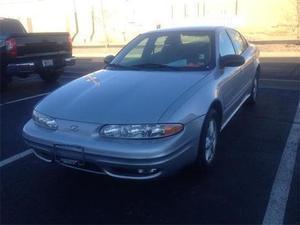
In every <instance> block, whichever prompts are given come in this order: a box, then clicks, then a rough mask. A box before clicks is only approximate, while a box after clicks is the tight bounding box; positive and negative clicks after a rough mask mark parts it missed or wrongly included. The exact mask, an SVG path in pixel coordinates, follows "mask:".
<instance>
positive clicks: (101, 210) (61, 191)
mask: <svg viewBox="0 0 300 225" xmlns="http://www.w3.org/2000/svg"><path fill="white" fill-rule="evenodd" d="M102 66H103V64H102V63H101V62H100V60H97V59H96V60H94V59H84V60H79V61H78V63H77V65H76V66H74V67H69V68H67V69H66V72H65V73H64V74H63V76H62V77H61V79H60V80H59V82H58V83H56V84H53V85H47V84H44V83H43V82H42V81H41V80H40V79H39V77H38V76H32V77H31V78H29V79H24V80H22V79H15V81H14V83H13V84H12V86H11V87H10V89H9V90H8V91H7V92H5V93H2V94H1V106H0V108H1V155H0V161H1V162H3V161H5V160H7V159H9V158H10V157H13V156H16V155H18V154H20V153H22V152H24V151H26V150H27V149H28V147H27V146H26V145H25V143H24V142H23V140H22V133H21V131H22V127H23V125H24V124H25V123H26V122H27V120H28V119H29V118H30V117H31V112H32V109H33V107H34V105H35V104H36V103H37V102H38V101H39V100H41V99H42V97H43V96H45V95H46V94H47V93H49V92H51V91H53V90H54V89H56V88H58V87H59V86H61V85H63V84H66V83H68V82H70V81H71V80H73V79H76V78H77V77H79V76H81V75H84V74H87V73H89V72H92V71H95V70H98V69H101V67H102ZM299 96H300V59H299V58H298V59H295V58H285V59H281V58H277V59H272V58H270V59H264V60H262V74H261V80H260V93H259V99H258V103H257V105H256V106H255V107H254V108H251V107H247V106H245V107H243V108H242V109H241V110H240V111H239V112H238V113H237V114H236V116H235V117H234V119H233V120H232V121H231V122H230V123H229V124H228V126H227V127H226V128H225V129H224V131H223V132H222V135H221V141H220V145H219V148H218V151H219V152H218V154H219V155H218V160H217V163H216V166H215V167H214V168H213V169H212V170H211V171H210V172H209V173H208V172H205V171H195V170H191V169H186V170H184V171H182V172H181V173H179V174H178V175H176V176H174V177H170V178H168V179H164V180H158V181H150V182H149V181H148V182H136V181H135V182H133V181H124V180H116V179H112V178H109V177H104V176H99V175H93V174H87V173H82V172H78V171H74V170H71V169H67V168H64V167H61V166H58V165H55V164H52V165H51V164H47V163H45V162H42V161H40V160H39V159H37V158H35V157H34V156H33V155H32V154H28V155H27V156H25V157H22V158H20V159H17V158H13V160H12V161H11V162H10V163H6V164H5V165H4V164H3V163H2V164H1V163H0V165H1V167H0V172H1V212H0V215H1V224H18V223H22V224H25V223H26V224H29V223H35V224H42V223H47V224H50V223H51V224H56V223H60V224H61V223H67V224H72V223H85V224H86V223H138V224H144V223H156V224H164V223H173V224H174V223H176V224H182V223H184V224H262V223H263V221H264V218H265V217H266V214H267V208H269V207H272V204H273V203H272V201H271V199H272V194H271V193H272V190H273V189H274V187H275V186H276V184H277V183H276V178H277V174H278V172H277V171H278V168H279V165H281V162H282V155H283V153H284V151H285V149H286V143H287V140H288V138H289V135H290V131H291V129H292V128H293V127H294V126H299V124H300V121H299V120H297V121H296V120H295V115H296V112H297V110H299ZM294 135H295V134H294ZM296 135H298V136H300V133H299V134H296ZM296 151H297V152H298V154H297V158H296V163H295V165H296V166H295V168H293V170H292V172H291V173H290V174H291V175H292V179H291V184H290V185H289V186H288V187H286V188H288V189H289V188H290V189H289V191H288V193H289V195H288V199H287V205H286V210H283V211H284V212H282V209H278V210H279V211H278V213H279V214H280V213H284V218H283V222H284V223H285V224H300V216H299V215H300V185H299V184H300V168H299V164H300V159H299V158H300V156H299V145H298V149H297V150H296ZM284 163H288V164H289V163H290V162H289V161H284ZM291 164H292V163H291ZM292 165H293V164H292ZM283 191H286V190H283ZM280 210H281V211H280Z"/></svg>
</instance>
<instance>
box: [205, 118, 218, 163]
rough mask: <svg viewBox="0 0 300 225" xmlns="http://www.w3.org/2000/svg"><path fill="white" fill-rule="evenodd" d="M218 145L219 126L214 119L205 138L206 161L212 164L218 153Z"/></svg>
mask: <svg viewBox="0 0 300 225" xmlns="http://www.w3.org/2000/svg"><path fill="white" fill-rule="evenodd" d="M216 145H217V125H216V122H215V120H214V119H212V120H211V121H210V122H209V125H208V130H207V134H206V138H205V160H206V162H208V163H210V162H211V161H212V160H213V158H214V156H215V152H216Z"/></svg>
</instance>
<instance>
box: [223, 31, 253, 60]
mask: <svg viewBox="0 0 300 225" xmlns="http://www.w3.org/2000/svg"><path fill="white" fill-rule="evenodd" d="M228 34H229V36H230V38H231V40H232V42H233V45H234V48H235V50H236V52H237V54H238V55H241V54H242V53H243V52H244V51H245V50H246V49H247V47H248V43H247V42H246V40H245V39H244V38H243V37H242V36H241V35H240V33H239V32H237V31H235V30H232V29H229V30H228Z"/></svg>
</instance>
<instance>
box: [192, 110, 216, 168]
mask: <svg viewBox="0 0 300 225" xmlns="http://www.w3.org/2000/svg"><path fill="white" fill-rule="evenodd" d="M218 118H219V116H218V114H217V112H216V111H215V110H214V109H211V110H210V111H209V113H208V114H207V115H206V118H205V120H204V124H203V126H202V132H201V136H200V142H199V149H198V158H197V161H196V164H197V165H196V166H197V167H198V168H204V169H206V168H209V167H211V166H212V165H213V164H214V162H215V158H216V150H217V144H218V138H219V134H220V121H219V119H218Z"/></svg>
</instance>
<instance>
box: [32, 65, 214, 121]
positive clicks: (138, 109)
mask: <svg viewBox="0 0 300 225" xmlns="http://www.w3.org/2000/svg"><path fill="white" fill-rule="evenodd" d="M208 73H209V72H208V71H194V72H181V71H175V72H174V71H119V70H100V71H96V72H94V73H91V74H88V75H86V76H84V77H81V78H79V79H77V80H74V81H72V82H70V83H69V84H67V85H65V86H63V87H61V88H59V89H57V90H56V91H54V92H53V93H51V94H50V95H48V96H47V97H46V98H45V99H43V100H42V101H41V102H40V103H39V104H38V105H37V106H36V110H37V111H39V112H41V113H44V114H46V115H48V116H51V117H53V118H57V119H64V120H73V121H81V122H91V123H99V124H134V123H156V122H158V120H159V119H160V117H161V116H162V114H163V113H164V112H165V111H166V110H167V108H168V106H169V105H170V104H172V103H174V102H175V101H176V99H177V98H178V97H179V96H181V95H182V94H183V93H185V92H187V91H188V90H189V89H190V88H191V87H192V86H193V85H195V84H196V83H198V82H200V81H201V80H202V79H203V78H204V77H205V76H206V75H207V74H208Z"/></svg>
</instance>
